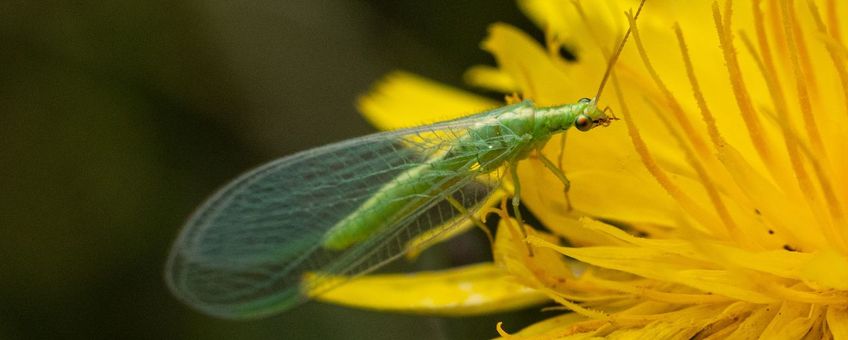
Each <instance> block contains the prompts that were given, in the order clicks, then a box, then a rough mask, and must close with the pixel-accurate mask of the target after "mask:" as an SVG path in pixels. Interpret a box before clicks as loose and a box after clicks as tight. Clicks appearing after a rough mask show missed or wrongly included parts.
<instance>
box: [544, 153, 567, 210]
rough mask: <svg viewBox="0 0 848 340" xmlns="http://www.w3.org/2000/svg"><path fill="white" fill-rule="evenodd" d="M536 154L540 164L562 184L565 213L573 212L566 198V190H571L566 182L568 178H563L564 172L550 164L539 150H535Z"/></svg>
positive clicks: (552, 163)
mask: <svg viewBox="0 0 848 340" xmlns="http://www.w3.org/2000/svg"><path fill="white" fill-rule="evenodd" d="M536 154H537V155H539V160H540V161H542V164H543V165H544V166H545V167H546V168H548V170H550V171H551V173H553V174H554V176H556V178H558V179H559V181H560V182H562V187H563V195H565V206H566V209H567V211H571V210H574V208H573V207H572V206H571V198H570V197H569V196H568V190H570V189H571V181H569V180H568V177H566V176H565V172H564V171H562V169H560V168H559V167H557V166H556V165H555V164H554V162H552V161H551V160H550V159H548V157H546V156H545V154H543V153H542V150H541V149H536Z"/></svg>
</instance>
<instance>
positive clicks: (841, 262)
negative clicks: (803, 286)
mask: <svg viewBox="0 0 848 340" xmlns="http://www.w3.org/2000/svg"><path fill="white" fill-rule="evenodd" d="M811 257H812V258H811V259H809V261H808V262H806V263H805V264H804V265H803V267H801V268H800V270H799V271H800V276H801V278H802V279H804V280H805V281H807V282H810V283H811V284H813V285H815V286H818V287H827V288H832V289H837V290H841V291H848V258H846V257H845V256H842V255H840V254H838V253H836V252H834V251H822V252H818V253H815V254H813V255H812V256H811Z"/></svg>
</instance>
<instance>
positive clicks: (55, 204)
mask: <svg viewBox="0 0 848 340" xmlns="http://www.w3.org/2000/svg"><path fill="white" fill-rule="evenodd" d="M494 21H506V22H510V23H512V24H515V25H517V26H519V27H522V28H525V29H526V30H528V31H530V32H535V30H534V28H532V25H531V24H530V23H529V22H528V21H527V19H526V18H524V17H523V16H522V15H521V13H520V12H519V11H518V10H517V9H516V6H515V4H514V3H513V2H511V1H498V2H492V1H486V0H474V1H461V2H456V1H435V0H421V1H407V2H402V3H401V2H393V1H376V0H374V1H347V0H321V1H306V0H299V1H270V0H258V1H252V2H233V1H217V0H211V1H187V0H178V1H163V0H144V1H141V0H129V1H114V2H112V1H100V2H86V1H15V0H2V1H0V43H2V44H0V46H2V47H0V108H2V112H0V228H2V229H0V230H1V231H0V233H2V234H0V236H2V237H0V275H2V278H0V339H24V338H27V339H30V338H86V339H96V338H107V339H115V338H122V339H131V338H148V339H149V338H154V339H171V338H185V339H234V338H238V339H254V338H255V339H268V338H333V337H337V338H365V337H367V338H370V339H401V338H431V339H437V338H487V337H493V336H496V335H497V333H496V332H495V330H494V326H495V323H496V322H497V321H500V320H503V321H507V322H508V324H509V325H510V326H511V329H516V328H517V327H520V326H522V325H526V324H528V323H530V322H532V321H533V320H536V319H539V318H541V317H542V316H543V315H541V314H540V312H538V310H537V309H531V310H529V311H525V312H516V313H508V314H500V315H494V316H485V317H473V318H462V319H451V318H435V317H421V316H409V315H394V314H386V313H377V312H368V311H359V310H351V309H346V308H341V307H336V306H328V305H323V304H320V303H314V302H312V303H308V304H306V305H303V306H302V307H300V308H298V309H297V310H295V311H293V312H289V313H284V314H281V315H278V316H276V317H272V318H268V319H263V320H257V321H249V322H233V321H225V320H218V319H214V318H210V317H207V316H205V315H201V314H199V313H196V312H194V311H193V310H190V309H189V308H188V307H186V306H183V305H181V304H180V303H179V302H177V300H176V299H174V298H173V297H172V296H171V295H170V293H169V292H168V290H167V288H166V287H165V285H164V283H163V279H162V271H163V264H164V262H165V257H166V254H167V252H168V249H169V247H170V244H171V242H172V240H173V238H174V237H175V235H176V233H177V231H178V228H179V227H180V226H181V223H182V222H183V220H184V219H185V218H186V216H187V215H188V214H189V213H190V212H191V211H192V210H193V208H194V207H195V206H197V205H198V204H200V203H201V201H202V200H203V199H204V198H205V197H206V196H207V195H208V194H210V193H211V192H212V191H213V190H215V189H216V188H217V187H218V186H220V185H222V184H224V183H225V182H226V181H227V180H229V179H231V178H233V177H234V176H236V175H237V174H239V173H240V172H242V171H245V170H247V169H249V168H251V167H254V166H256V165H258V164H261V163H263V162H266V161H269V160H271V159H274V158H277V157H281V156H284V155H287V154H291V153H293V152H296V151H299V150H303V149H306V148H309V147H314V146H318V145H322V144H326V143H329V142H333V141H338V140H342V139H345V138H350V137H355V136H360V135H364V134H367V133H369V132H373V129H372V128H371V127H370V126H368V125H367V124H366V123H365V122H364V120H363V119H362V118H360V116H359V115H358V114H357V112H356V111H355V110H354V106H353V103H354V100H355V98H356V96H357V95H359V94H361V93H363V92H365V91H367V90H368V89H369V87H370V85H371V84H372V83H373V82H374V81H375V80H377V79H379V78H380V77H381V76H382V75H383V74H385V73H386V72H389V71H391V70H394V69H398V68H401V69H406V70H410V71H413V72H416V73H419V74H422V75H426V76H429V77H431V78H433V79H436V80H440V81H443V82H446V83H449V84H454V85H458V86H459V85H461V75H462V72H463V71H464V70H465V68H466V67H468V66H471V65H473V64H479V63H489V64H491V63H493V61H492V59H491V57H490V56H488V55H487V54H486V53H484V52H483V51H481V50H480V49H479V48H478V46H479V42H480V40H481V39H482V38H483V37H484V36H485V34H486V27H487V26H488V24H490V23H492V22H494ZM481 240H482V237H480V236H479V235H470V236H465V237H463V238H460V239H459V240H456V241H452V242H450V243H448V244H445V245H442V246H439V248H438V249H434V250H433V251H430V252H429V253H428V255H427V256H426V257H425V258H424V259H423V260H422V261H420V262H419V263H416V264H414V265H411V264H396V265H395V266H394V268H395V269H397V268H404V269H410V268H411V269H420V268H437V267H445V266H451V265H457V264H462V263H468V262H474V261H480V260H483V259H486V258H487V256H488V255H487V251H488V250H487V249H486V247H485V246H484V245H485V242H482V241H481Z"/></svg>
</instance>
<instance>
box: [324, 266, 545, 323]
mask: <svg viewBox="0 0 848 340" xmlns="http://www.w3.org/2000/svg"><path fill="white" fill-rule="evenodd" d="M340 279H344V278H340ZM315 299H317V300H320V301H324V302H330V303H334V304H340V305H345V306H351V307H357V308H365V309H375V310H381V311H392V312H404V313H414V314H429V315H444V316H463V315H478V314H488V313H495V312H502V311H508V310H513V309H519V308H524V307H527V306H532V305H536V304H540V303H542V302H544V301H547V298H546V297H545V296H544V295H543V294H541V293H539V292H537V291H535V290H533V289H530V288H527V287H525V286H522V285H520V284H517V283H515V282H513V280H512V278H511V276H510V275H509V274H508V273H506V272H504V271H503V270H502V269H500V268H498V267H496V266H494V265H493V264H491V263H482V264H476V265H469V266H465V267H460V268H454V269H448V270H443V271H431V272H420V273H413V274H381V275H369V276H364V277H360V278H357V279H354V280H351V281H349V282H347V283H346V284H344V285H342V286H339V287H337V288H335V289H333V290H331V291H329V292H326V293H324V294H322V295H319V296H317V297H315Z"/></svg>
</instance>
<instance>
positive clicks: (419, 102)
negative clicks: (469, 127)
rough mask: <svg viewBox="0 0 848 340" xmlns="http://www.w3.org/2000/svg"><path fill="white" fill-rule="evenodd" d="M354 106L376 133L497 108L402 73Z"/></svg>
mask: <svg viewBox="0 0 848 340" xmlns="http://www.w3.org/2000/svg"><path fill="white" fill-rule="evenodd" d="M357 104H358V108H359V111H360V112H362V114H363V115H364V116H365V118H366V119H368V121H370V122H371V124H373V125H374V126H376V127H377V128H378V129H380V130H395V129H400V128H406V127H412V126H418V125H424V124H432V123H436V122H440V121H445V120H450V119H454V118H459V117H462V116H466V115H471V114H474V113H478V112H482V111H485V110H486V109H490V108H493V107H497V106H499V105H500V103H498V102H495V101H493V100H490V99H487V98H484V97H480V96H477V95H474V94H471V93H468V92H465V91H462V90H460V89H456V88H453V87H450V86H446V85H442V84H439V83H437V82H434V81H432V80H429V79H426V78H423V77H421V76H417V75H414V74H411V73H407V72H403V71H396V72H394V73H391V74H389V75H387V76H386V77H385V78H384V79H383V80H382V81H381V82H379V83H377V85H376V86H375V88H374V90H372V91H371V92H370V93H369V94H367V95H364V96H362V97H360V98H359V100H358V102H357Z"/></svg>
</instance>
